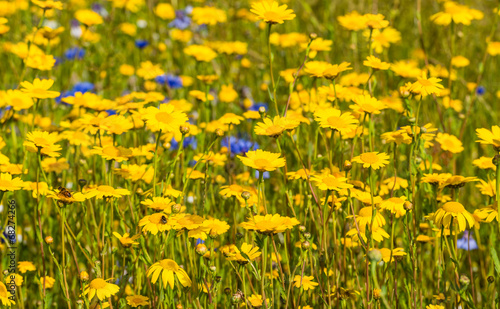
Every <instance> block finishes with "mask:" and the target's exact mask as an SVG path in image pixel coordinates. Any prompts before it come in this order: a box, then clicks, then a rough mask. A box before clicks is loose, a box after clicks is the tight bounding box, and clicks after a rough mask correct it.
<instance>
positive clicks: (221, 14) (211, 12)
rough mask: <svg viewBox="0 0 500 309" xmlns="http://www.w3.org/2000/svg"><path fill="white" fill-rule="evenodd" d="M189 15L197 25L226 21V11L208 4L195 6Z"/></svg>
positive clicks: (211, 24)
mask: <svg viewBox="0 0 500 309" xmlns="http://www.w3.org/2000/svg"><path fill="white" fill-rule="evenodd" d="M191 15H192V18H193V21H194V22H195V23H196V24H198V25H203V24H205V25H210V26H213V25H215V24H217V23H225V22H226V21H227V16H226V11H224V10H221V9H217V8H214V7H210V6H205V7H195V8H193V10H192V12H191Z"/></svg>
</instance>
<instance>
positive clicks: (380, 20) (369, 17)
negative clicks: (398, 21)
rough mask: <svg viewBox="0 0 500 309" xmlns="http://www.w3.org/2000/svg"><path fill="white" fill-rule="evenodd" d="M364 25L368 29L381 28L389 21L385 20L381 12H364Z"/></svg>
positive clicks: (387, 24)
mask: <svg viewBox="0 0 500 309" xmlns="http://www.w3.org/2000/svg"><path fill="white" fill-rule="evenodd" d="M363 18H364V20H365V24H366V27H368V28H370V29H382V28H385V27H387V26H389V21H388V20H385V16H384V15H382V14H365V15H363Z"/></svg>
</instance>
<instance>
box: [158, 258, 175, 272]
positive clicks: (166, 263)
mask: <svg viewBox="0 0 500 309" xmlns="http://www.w3.org/2000/svg"><path fill="white" fill-rule="evenodd" d="M160 265H161V267H163V269H164V270H171V271H177V270H178V269H179V265H177V263H176V262H175V261H172V260H169V259H166V260H161V261H160Z"/></svg>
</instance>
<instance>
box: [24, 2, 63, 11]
mask: <svg viewBox="0 0 500 309" xmlns="http://www.w3.org/2000/svg"><path fill="white" fill-rule="evenodd" d="M31 2H33V4H35V5H37V6H38V7H40V8H41V9H44V10H52V9H55V10H62V9H63V4H62V2H60V1H54V0H31Z"/></svg>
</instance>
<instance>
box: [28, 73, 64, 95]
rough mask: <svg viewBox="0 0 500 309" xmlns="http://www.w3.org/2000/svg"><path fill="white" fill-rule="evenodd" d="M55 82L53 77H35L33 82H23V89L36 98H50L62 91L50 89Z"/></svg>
mask: <svg viewBox="0 0 500 309" xmlns="http://www.w3.org/2000/svg"><path fill="white" fill-rule="evenodd" d="M53 84H54V80H52V79H39V78H35V80H34V81H33V83H30V82H28V81H24V82H22V83H21V87H23V88H21V91H22V92H24V93H26V94H28V95H30V96H31V97H32V98H35V99H48V98H57V97H58V96H59V95H60V93H59V92H57V91H50V90H49V89H50V87H52V85H53Z"/></svg>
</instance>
